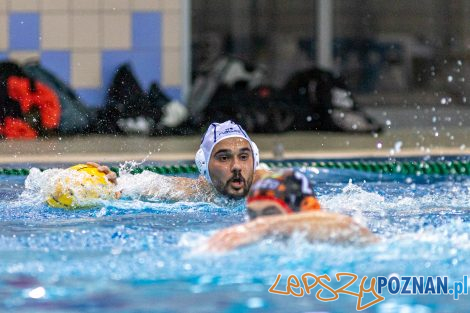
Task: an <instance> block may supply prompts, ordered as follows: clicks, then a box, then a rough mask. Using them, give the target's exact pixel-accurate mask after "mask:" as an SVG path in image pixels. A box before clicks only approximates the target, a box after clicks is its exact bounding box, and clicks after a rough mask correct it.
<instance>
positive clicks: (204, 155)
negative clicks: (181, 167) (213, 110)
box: [88, 121, 267, 201]
mask: <svg viewBox="0 0 470 313" xmlns="http://www.w3.org/2000/svg"><path fill="white" fill-rule="evenodd" d="M195 161H196V165H197V167H198V169H199V172H200V174H201V175H200V176H199V178H197V179H192V178H186V177H169V176H163V175H158V174H154V173H152V174H150V173H148V175H153V177H154V183H152V184H148V186H146V187H145V188H144V189H143V190H141V191H140V194H141V195H144V196H151V197H155V198H158V199H162V200H174V201H181V200H185V201H191V200H196V201H205V200H209V201H210V200H211V199H213V198H214V195H216V194H221V195H223V196H226V197H228V198H233V199H243V198H244V197H246V195H247V194H248V192H249V190H250V188H251V185H252V184H253V182H254V181H256V180H258V179H259V178H260V177H261V176H262V175H263V174H265V173H266V172H267V171H266V170H261V169H257V167H258V165H259V151H258V147H257V146H256V144H255V143H254V142H253V141H252V140H251V139H250V137H249V136H248V134H247V133H246V132H245V131H244V130H243V128H242V127H241V126H240V125H238V124H236V123H234V122H232V121H226V122H224V123H212V124H211V125H210V126H209V127H208V129H207V131H206V132H205V134H204V136H203V137H202V141H201V145H200V147H199V150H198V151H197V153H196V158H195ZM88 164H90V165H94V166H96V167H97V168H98V169H99V170H101V171H102V172H104V173H106V174H107V177H108V179H109V180H110V181H111V182H114V183H117V180H116V175H115V174H114V173H113V172H111V171H110V170H109V168H108V167H106V166H100V165H99V164H96V163H91V162H89V163H88ZM127 179H129V180H131V179H132V177H128V178H127ZM134 179H138V178H134ZM123 193H124V194H126V190H123Z"/></svg>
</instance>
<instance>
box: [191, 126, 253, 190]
mask: <svg viewBox="0 0 470 313" xmlns="http://www.w3.org/2000/svg"><path fill="white" fill-rule="evenodd" d="M227 138H243V139H245V140H247V141H248V142H249V143H250V146H251V151H252V152H253V169H255V170H256V168H257V167H258V165H259V149H258V146H257V145H256V144H255V143H254V142H253V141H252V140H251V139H250V137H248V134H247V133H246V132H245V131H244V130H243V128H242V127H241V126H240V125H238V124H236V123H234V122H232V121H226V122H224V123H220V124H219V123H212V124H211V125H210V126H209V127H208V129H207V131H206V133H205V134H204V136H203V137H202V141H201V146H200V148H199V150H198V151H197V153H196V157H195V162H196V166H197V168H198V170H199V173H200V174H201V175H203V176H204V177H205V178H206V179H207V181H208V182H209V183H212V180H211V177H210V174H209V161H210V157H211V154H212V150H213V149H214V146H215V145H216V144H217V143H218V142H220V141H222V140H223V139H227Z"/></svg>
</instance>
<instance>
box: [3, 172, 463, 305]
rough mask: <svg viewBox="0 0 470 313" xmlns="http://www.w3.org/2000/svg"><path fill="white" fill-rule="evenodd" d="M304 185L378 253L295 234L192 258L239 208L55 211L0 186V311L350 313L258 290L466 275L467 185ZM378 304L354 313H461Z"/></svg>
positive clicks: (369, 179)
mask: <svg viewBox="0 0 470 313" xmlns="http://www.w3.org/2000/svg"><path fill="white" fill-rule="evenodd" d="M307 173H308V175H309V176H310V178H311V179H312V181H313V182H314V183H315V190H316V193H317V195H318V197H319V199H320V202H321V204H322V206H323V207H325V208H326V209H328V210H330V211H334V212H340V213H344V214H347V215H350V216H353V217H354V218H355V219H356V220H357V221H359V222H361V223H363V224H364V225H366V226H368V227H369V228H370V229H371V230H372V231H373V232H374V233H376V234H377V235H378V236H379V237H380V238H381V239H382V241H381V242H379V243H377V244H373V245H368V246H357V245H346V246H345V245H334V244H325V243H322V244H319V243H309V242H307V241H306V240H305V239H304V238H303V237H302V235H300V234H299V235H298V236H294V237H293V238H291V239H288V240H284V241H278V240H274V239H269V238H268V239H266V240H263V241H261V242H259V243H257V244H254V245H251V246H248V247H245V248H242V249H239V250H236V251H233V252H230V253H227V254H222V255H214V254H195V253H193V252H192V251H193V249H195V248H197V246H198V245H199V244H200V243H201V242H203V241H204V239H205V238H207V237H208V236H209V235H210V234H211V233H213V232H214V231H215V230H217V229H221V228H224V227H227V226H230V225H234V224H237V223H242V222H244V221H245V220H246V218H245V212H244V203H243V202H238V203H229V204H227V205H215V204H209V203H190V202H184V203H164V202H158V201H157V202H155V201H154V202H149V201H143V200H139V199H129V198H127V199H122V200H118V201H114V202H106V203H103V205H102V206H100V207H98V208H96V209H89V210H76V211H65V210H61V209H53V208H49V207H47V206H46V205H45V204H43V203H41V202H38V201H37V199H36V198H34V199H33V198H31V197H28V196H27V195H24V194H23V195H22V193H23V191H24V181H25V177H14V176H0V260H1V262H0V311H6V310H14V311H17V312H83V311H92V312H117V311H122V312H354V311H355V308H356V301H357V299H356V298H355V297H353V296H350V295H346V294H341V295H340V297H339V299H338V300H336V301H331V302H322V301H319V300H318V299H316V297H315V295H314V294H315V293H316V292H317V291H318V289H319V288H318V287H317V288H316V289H315V290H314V291H313V293H312V294H309V295H304V296H303V297H294V296H283V295H279V294H272V293H269V292H268V289H269V287H270V286H271V285H272V284H273V283H274V281H275V280H276V277H277V275H278V274H282V275H283V276H282V279H281V281H280V284H279V286H278V289H280V290H285V285H286V278H287V276H288V275H291V274H294V275H297V276H298V277H300V276H301V275H302V274H303V273H306V272H310V273H314V274H317V275H322V274H328V275H329V276H330V277H331V278H332V279H333V280H334V275H335V274H336V273H339V272H350V273H355V274H357V275H358V276H359V278H362V277H363V276H368V277H369V278H370V277H374V276H386V277H392V276H398V277H400V276H413V275H415V276H425V277H426V276H447V277H448V280H449V283H452V284H453V282H454V281H461V280H462V278H463V276H464V275H469V274H470V270H469V269H470V239H469V232H470V214H469V212H470V211H469V210H470V178H469V177H466V176H460V177H455V176H454V177H453V176H400V175H378V174H364V173H361V172H356V171H349V170H320V171H316V170H313V169H310V170H307ZM369 283H370V282H369ZM369 283H368V284H369ZM469 283H470V282H469ZM331 284H332V286H339V285H338V283H336V285H335V283H331ZM350 289H351V290H356V291H357V290H358V283H357V284H355V286H352V287H350ZM296 290H298V289H296ZM322 296H324V297H328V296H331V294H328V293H327V292H325V293H324V294H322ZM384 296H385V300H384V301H382V302H380V303H378V304H376V305H374V306H372V307H370V308H368V309H366V310H364V311H363V312H379V313H389V312H390V313H392V312H393V313H395V312H418V313H430V312H439V313H442V312H468V310H469V309H468V308H469V307H470V296H469V295H461V296H460V299H459V300H453V296H451V295H407V296H405V295H391V294H388V293H384ZM367 299H369V300H370V299H373V298H370V297H369V298H368V297H366V298H365V300H364V301H366V302H367Z"/></svg>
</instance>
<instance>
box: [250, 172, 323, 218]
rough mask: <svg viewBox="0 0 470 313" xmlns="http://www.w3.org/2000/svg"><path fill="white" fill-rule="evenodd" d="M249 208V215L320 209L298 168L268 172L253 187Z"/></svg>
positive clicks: (257, 215) (307, 182)
mask: <svg viewBox="0 0 470 313" xmlns="http://www.w3.org/2000/svg"><path fill="white" fill-rule="evenodd" d="M247 209H248V215H249V217H250V219H254V218H256V217H259V216H263V215H277V214H290V213H297V212H304V211H311V210H319V209H320V204H319V202H318V200H317V198H316V197H315V194H314V192H313V188H312V185H311V184H310V182H309V180H308V178H307V177H306V176H305V175H304V174H303V173H301V172H299V171H298V170H285V171H282V172H276V173H272V174H269V175H268V176H265V177H263V178H262V179H260V180H259V181H257V182H256V183H255V184H254V185H253V188H251V190H250V192H249V194H248V199H247Z"/></svg>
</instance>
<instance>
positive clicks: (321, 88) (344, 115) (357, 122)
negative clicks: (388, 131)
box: [283, 68, 382, 132]
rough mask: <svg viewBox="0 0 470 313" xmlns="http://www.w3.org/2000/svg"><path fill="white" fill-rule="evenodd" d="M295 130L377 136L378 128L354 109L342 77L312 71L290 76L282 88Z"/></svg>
mask: <svg viewBox="0 0 470 313" xmlns="http://www.w3.org/2000/svg"><path fill="white" fill-rule="evenodd" d="M283 92H284V93H285V94H286V96H288V97H289V98H290V99H291V100H292V103H295V105H294V106H292V110H293V112H295V116H296V117H295V122H294V123H293V127H294V129H296V130H323V131H343V132H380V131H381V130H382V126H381V125H380V124H379V123H377V122H376V121H374V120H373V119H372V118H371V117H369V116H367V115H366V114H365V113H364V112H363V111H362V110H361V109H360V108H359V106H358V104H357V102H356V101H355V99H354V97H353V95H352V93H351V91H350V90H349V88H348V87H347V86H346V83H345V82H344V79H343V78H342V77H337V76H335V75H333V74H332V73H331V72H327V71H324V70H320V69H318V68H313V69H309V70H305V71H300V72H297V73H294V75H292V77H290V79H288V81H287V83H286V84H285V86H284V89H283Z"/></svg>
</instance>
